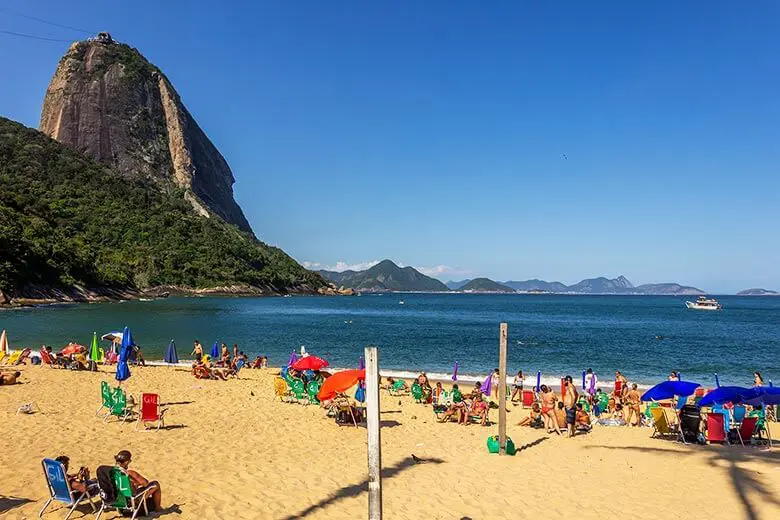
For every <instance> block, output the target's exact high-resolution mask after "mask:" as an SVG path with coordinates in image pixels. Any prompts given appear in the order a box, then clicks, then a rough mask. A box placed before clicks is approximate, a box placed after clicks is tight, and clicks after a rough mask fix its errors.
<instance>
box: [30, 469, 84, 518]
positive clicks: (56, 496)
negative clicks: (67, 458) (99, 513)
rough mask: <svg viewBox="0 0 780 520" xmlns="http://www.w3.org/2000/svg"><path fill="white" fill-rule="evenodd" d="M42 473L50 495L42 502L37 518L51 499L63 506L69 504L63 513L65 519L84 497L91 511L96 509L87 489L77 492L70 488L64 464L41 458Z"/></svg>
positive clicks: (41, 514)
mask: <svg viewBox="0 0 780 520" xmlns="http://www.w3.org/2000/svg"><path fill="white" fill-rule="evenodd" d="M42 464H43V474H44V475H45V476H46V484H47V485H48V487H49V493H50V494H51V496H50V497H49V500H47V501H46V503H45V504H43V509H41V512H40V513H38V518H40V517H42V516H43V512H44V511H46V508H47V507H49V505H50V504H51V503H52V502H53V501H55V500H56V501H58V502H62V503H63V504H65V506H70V511H68V514H67V515H65V520H68V518H70V515H72V514H73V511H74V510H75V509H76V506H78V505H79V504H80V503H81V502H82V501H83V500H84V499H86V500H87V501H88V502H89V505H90V506H91V507H92V512H93V513H94V512H95V511H96V509H95V504H93V503H92V497H91V496H90V494H89V490H87V491H84V492H83V493H78V492H75V491H73V490H72V489H71V488H70V484H69V483H68V477H67V475H65V466H63V465H62V463H61V462H57V461H56V460H52V459H43V463H42Z"/></svg>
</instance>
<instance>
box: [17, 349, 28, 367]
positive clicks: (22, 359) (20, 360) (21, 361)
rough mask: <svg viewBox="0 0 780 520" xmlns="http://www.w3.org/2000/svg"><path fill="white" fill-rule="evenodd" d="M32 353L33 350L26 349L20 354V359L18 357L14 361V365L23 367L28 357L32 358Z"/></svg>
mask: <svg viewBox="0 0 780 520" xmlns="http://www.w3.org/2000/svg"><path fill="white" fill-rule="evenodd" d="M31 352H32V350H31V349H29V348H26V349H24V350H22V351H21V352H20V353H19V357H17V358H16V361H14V363H13V364H14V365H21V364H23V363H24V362H25V360H26V359H27V358H28V357H30V353H31Z"/></svg>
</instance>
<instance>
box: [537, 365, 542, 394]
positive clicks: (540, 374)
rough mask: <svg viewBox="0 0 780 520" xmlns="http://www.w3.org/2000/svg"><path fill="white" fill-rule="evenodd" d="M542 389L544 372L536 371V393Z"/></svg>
mask: <svg viewBox="0 0 780 520" xmlns="http://www.w3.org/2000/svg"><path fill="white" fill-rule="evenodd" d="M541 389H542V371H541V370H537V371H536V391H537V392H539V391H540V390H541Z"/></svg>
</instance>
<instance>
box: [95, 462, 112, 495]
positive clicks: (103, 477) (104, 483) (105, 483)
mask: <svg viewBox="0 0 780 520" xmlns="http://www.w3.org/2000/svg"><path fill="white" fill-rule="evenodd" d="M113 471H114V468H113V467H111V466H98V469H97V470H96V472H95V475H96V476H97V481H98V487H99V488H100V498H101V499H102V500H103V502H105V503H106V504H113V503H114V502H115V501H116V486H115V484H114V476H113Z"/></svg>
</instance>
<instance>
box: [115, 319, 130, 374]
mask: <svg viewBox="0 0 780 520" xmlns="http://www.w3.org/2000/svg"><path fill="white" fill-rule="evenodd" d="M134 346H135V343H134V342H133V335H132V334H131V333H130V329H129V328H128V327H125V330H124V331H123V332H122V346H121V348H120V349H119V361H118V362H117V364H116V380H117V381H119V382H120V383H121V382H122V381H125V380H127V379H128V378H129V377H130V367H129V366H128V365H127V360H128V359H129V358H130V351H131V350H132V348H133V347H134Z"/></svg>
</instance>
